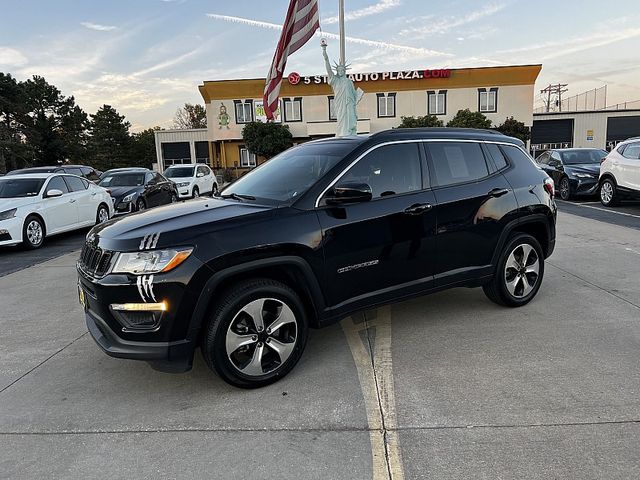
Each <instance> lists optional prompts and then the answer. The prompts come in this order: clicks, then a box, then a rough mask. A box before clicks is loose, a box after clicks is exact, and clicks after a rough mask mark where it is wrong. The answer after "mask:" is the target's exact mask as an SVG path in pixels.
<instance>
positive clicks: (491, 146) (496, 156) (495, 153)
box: [487, 143, 509, 170]
mask: <svg viewBox="0 0 640 480" xmlns="http://www.w3.org/2000/svg"><path fill="white" fill-rule="evenodd" d="M487 150H489V155H491V158H492V159H493V163H494V164H495V165H496V168H497V169H498V170H502V169H503V168H505V167H506V166H507V165H509V164H508V163H507V159H506V157H505V156H504V154H503V153H502V150H500V147H498V145H496V144H495V143H487Z"/></svg>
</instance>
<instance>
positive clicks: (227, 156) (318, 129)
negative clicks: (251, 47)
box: [156, 65, 542, 171]
mask: <svg viewBox="0 0 640 480" xmlns="http://www.w3.org/2000/svg"><path fill="white" fill-rule="evenodd" d="M541 68H542V66H541V65H518V66H505V67H482V68H462V69H421V70H411V71H402V72H373V73H363V74H360V73H352V74H350V77H351V79H352V80H353V81H354V82H355V85H356V87H357V88H360V89H362V90H363V91H364V96H363V97H362V100H361V101H360V103H359V104H358V133H375V132H379V131H382V130H386V129H390V128H395V127H397V126H398V125H399V124H400V122H401V117H403V116H407V117H409V116H414V117H417V116H424V115H427V114H431V115H436V116H437V117H438V118H440V119H441V120H442V121H443V122H444V123H445V124H446V123H447V122H448V121H449V120H451V118H453V116H454V115H455V114H456V113H457V112H458V110H462V109H465V108H468V109H470V110H472V111H479V112H482V113H483V114H484V115H486V116H487V117H488V118H489V119H491V120H492V122H493V124H494V125H499V124H501V123H502V122H504V120H505V119H506V118H507V117H514V118H515V119H516V120H519V121H521V122H524V123H525V125H527V126H532V125H533V120H534V118H533V100H534V85H535V82H536V79H537V77H538V74H539V73H540V70H541ZM264 85H265V79H264V78H258V79H244V80H217V81H206V82H204V84H203V85H201V86H200V87H199V89H200V93H201V95H202V98H203V99H204V102H205V104H206V109H207V129H201V130H164V131H159V132H156V151H157V155H158V169H159V170H161V171H162V170H164V168H166V167H167V166H168V165H172V164H176V163H195V162H196V161H199V162H201V161H206V163H209V164H210V165H211V166H212V167H214V168H237V169H248V168H252V167H254V166H256V165H258V164H259V163H260V160H261V159H259V158H256V156H255V155H254V154H253V153H252V152H250V151H249V150H248V149H247V148H246V146H245V145H244V144H243V142H242V129H243V128H244V126H245V124H247V123H249V122H252V121H266V116H265V113H264V106H263V101H262V93H263V90H264ZM275 121H277V122H282V123H284V124H285V125H288V126H289V128H290V130H291V133H292V134H293V137H294V142H295V143H301V142H305V141H308V140H311V139H314V138H322V137H328V136H333V135H335V132H336V121H335V116H334V111H333V92H332V90H331V87H330V86H329V84H328V82H327V78H326V76H304V75H300V74H298V73H295V72H293V73H291V74H289V75H288V77H287V78H285V79H284V80H283V83H282V89H281V91H280V108H279V110H278V112H277V113H276V119H275Z"/></svg>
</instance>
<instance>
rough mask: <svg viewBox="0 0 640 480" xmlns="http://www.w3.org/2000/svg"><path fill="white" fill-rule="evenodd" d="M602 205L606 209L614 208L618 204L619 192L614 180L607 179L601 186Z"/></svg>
mask: <svg viewBox="0 0 640 480" xmlns="http://www.w3.org/2000/svg"><path fill="white" fill-rule="evenodd" d="M600 203H602V205H604V206H605V207H613V206H615V205H616V204H617V203H618V192H617V189H616V184H615V183H613V180H611V179H609V178H606V179H605V180H603V181H602V184H601V185H600Z"/></svg>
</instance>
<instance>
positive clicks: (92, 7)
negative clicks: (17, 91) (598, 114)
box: [0, 0, 640, 130]
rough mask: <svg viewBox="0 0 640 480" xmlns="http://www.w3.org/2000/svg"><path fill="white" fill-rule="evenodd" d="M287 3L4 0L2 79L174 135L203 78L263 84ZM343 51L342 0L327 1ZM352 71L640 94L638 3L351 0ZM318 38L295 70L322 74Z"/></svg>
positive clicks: (625, 96) (327, 17)
mask: <svg viewBox="0 0 640 480" xmlns="http://www.w3.org/2000/svg"><path fill="white" fill-rule="evenodd" d="M288 3H289V2H288V0H233V1H220V0H127V1H124V0H108V1H101V2H99V1H96V0H21V1H20V2H16V1H13V0H0V11H2V15H1V16H0V71H2V72H8V73H12V74H13V75H14V76H16V77H17V78H19V79H25V78H28V77H30V76H31V75H42V76H44V77H45V78H46V79H47V80H48V81H49V82H51V83H53V84H55V85H56V86H58V87H59V88H60V89H61V90H62V91H63V93H64V94H65V95H74V96H75V97H76V100H77V102H78V103H79V104H80V105H81V106H82V107H83V108H84V109H85V110H86V111H87V112H89V113H93V112H94V111H95V110H96V109H97V108H98V107H99V106H100V105H102V104H104V103H107V104H110V105H112V106H114V107H115V108H116V109H118V110H119V111H120V112H121V113H123V114H125V115H126V116H127V118H128V119H129V121H130V122H131V123H132V125H133V130H140V129H143V128H147V127H150V126H154V125H159V126H162V127H170V126H171V123H172V118H173V115H174V113H175V110H176V109H177V108H178V107H179V106H180V105H181V104H183V103H185V102H199V101H200V102H201V100H202V99H201V97H200V95H199V93H198V89H197V86H198V85H199V84H201V83H202V82H203V81H204V80H218V79H229V78H255V77H263V76H264V75H265V74H266V72H267V70H268V67H269V65H270V63H271V57H272V56H273V52H274V50H275V45H276V43H277V41H278V36H279V31H278V26H279V25H281V24H282V23H283V20H284V15H285V13H286V9H287V5H288ZM319 4H320V13H321V25H322V28H323V31H324V32H326V33H327V34H328V38H329V54H330V56H331V57H334V58H335V57H337V54H338V45H337V40H335V37H334V35H330V34H337V33H338V24H337V8H338V0H319ZM345 4H346V19H347V24H346V29H347V36H348V37H349V40H348V44H347V57H348V60H349V61H350V62H351V63H352V67H353V70H352V71H353V72H372V71H384V70H400V69H422V68H438V67H450V68H456V67H473V66H491V65H513V64H531V63H542V64H543V71H542V73H541V75H540V78H539V81H538V84H537V86H536V87H537V88H538V89H540V88H542V87H543V86H545V85H546V84H548V83H556V82H562V83H568V84H569V89H570V90H569V93H568V94H567V95H568V96H570V95H573V94H578V93H581V92H583V91H585V90H588V89H592V88H596V87H600V86H602V85H605V84H608V85H609V89H608V102H607V103H609V104H613V103H618V102H624V101H627V100H629V101H632V100H638V99H640V54H639V53H638V52H640V10H639V9H638V7H637V5H638V4H637V0H610V1H608V2H602V1H601V0H599V1H596V0H584V1H577V0H571V1H562V2H561V1H558V0H555V1H551V0H536V1H533V0H490V1H482V0H480V1H478V0H447V1H441V0H438V1H437V0H345ZM322 70H323V66H322V57H321V51H320V48H319V40H318V39H312V40H311V41H310V42H309V43H308V44H307V45H306V46H305V47H304V48H303V49H301V50H300V51H298V52H297V53H296V54H295V55H294V56H292V57H291V58H290V59H289V63H288V67H287V71H288V72H290V71H298V72H300V73H301V74H317V73H322Z"/></svg>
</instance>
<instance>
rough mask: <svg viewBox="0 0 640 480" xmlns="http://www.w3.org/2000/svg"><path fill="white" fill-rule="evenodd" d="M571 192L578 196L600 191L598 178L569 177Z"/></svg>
mask: <svg viewBox="0 0 640 480" xmlns="http://www.w3.org/2000/svg"><path fill="white" fill-rule="evenodd" d="M569 185H571V193H572V194H573V195H576V196H580V195H585V196H586V195H595V194H596V193H598V178H597V177H593V178H569Z"/></svg>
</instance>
